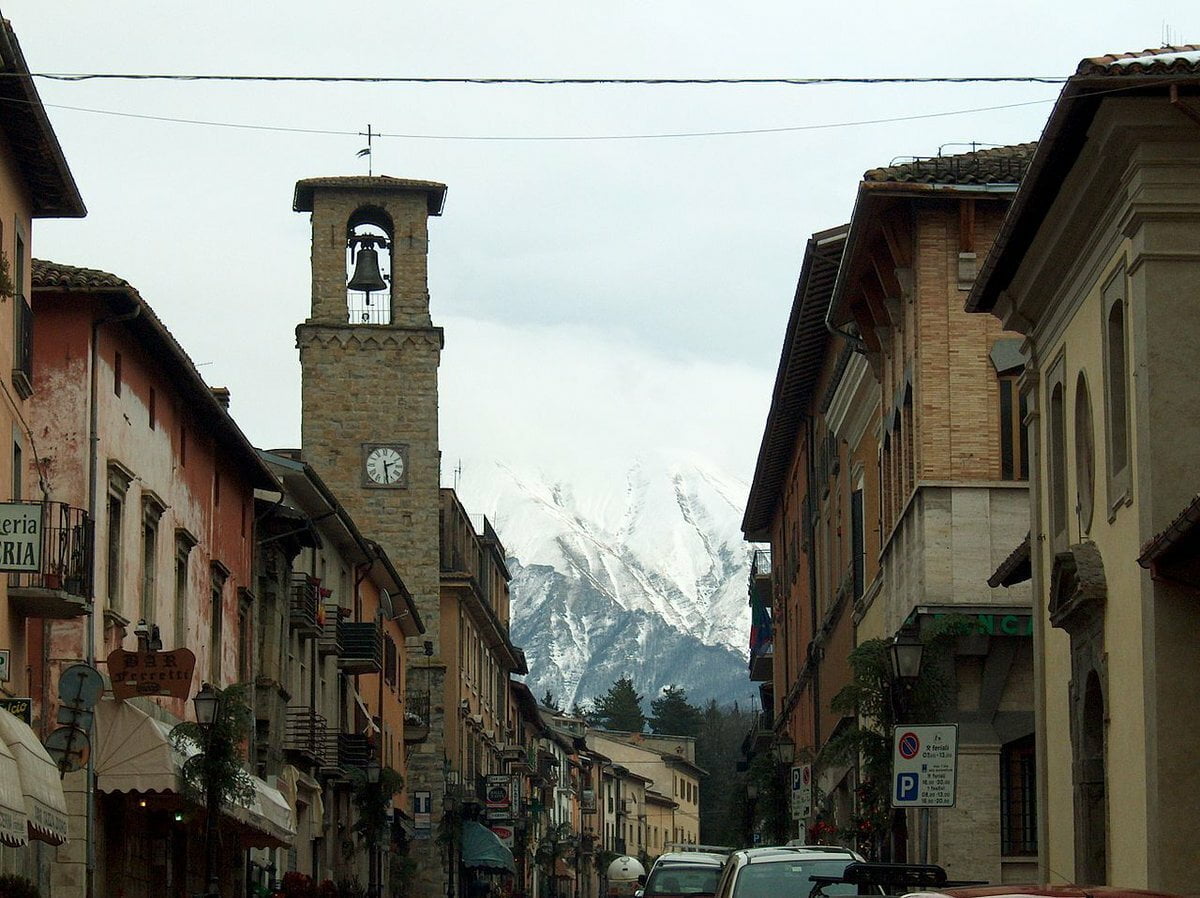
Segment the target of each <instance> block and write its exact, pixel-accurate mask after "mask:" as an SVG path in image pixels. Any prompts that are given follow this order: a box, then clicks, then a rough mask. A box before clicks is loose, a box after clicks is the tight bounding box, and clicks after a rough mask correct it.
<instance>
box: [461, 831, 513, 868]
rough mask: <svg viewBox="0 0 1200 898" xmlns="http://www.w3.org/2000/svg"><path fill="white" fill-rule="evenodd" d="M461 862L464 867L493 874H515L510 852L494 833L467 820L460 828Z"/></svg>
mask: <svg viewBox="0 0 1200 898" xmlns="http://www.w3.org/2000/svg"><path fill="white" fill-rule="evenodd" d="M462 862H463V866H464V867H475V868H477V869H480V870H489V871H491V872H493V873H516V872H517V866H516V864H514V863H513V856H512V852H511V851H509V850H508V849H507V848H506V847H504V843H503V842H501V841H500V839H499V838H498V837H497V836H496V834H495V833H494V832H492V831H491V830H490V829H488V828H487V827H486V826H484V825H483V824H481V823H476V822H475V821H474V820H467V821H465V822H464V823H463V828H462Z"/></svg>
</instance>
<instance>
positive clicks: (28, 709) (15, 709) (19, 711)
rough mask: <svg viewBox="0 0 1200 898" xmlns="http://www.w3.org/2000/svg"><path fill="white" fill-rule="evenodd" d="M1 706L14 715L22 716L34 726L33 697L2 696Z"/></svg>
mask: <svg viewBox="0 0 1200 898" xmlns="http://www.w3.org/2000/svg"><path fill="white" fill-rule="evenodd" d="M0 708H3V709H4V710H5V711H7V712H8V713H9V714H12V715H13V716H14V717H20V718H21V719H22V720H23V721H25V722H26V723H27V724H29V725H30V726H33V699H31V698H0Z"/></svg>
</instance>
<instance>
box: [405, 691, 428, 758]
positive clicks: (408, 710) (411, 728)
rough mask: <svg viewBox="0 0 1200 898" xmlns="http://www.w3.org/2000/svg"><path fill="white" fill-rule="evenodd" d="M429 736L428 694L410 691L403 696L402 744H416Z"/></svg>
mask: <svg viewBox="0 0 1200 898" xmlns="http://www.w3.org/2000/svg"><path fill="white" fill-rule="evenodd" d="M428 738H429V694H428V693H420V694H414V693H412V692H410V693H409V694H408V695H407V696H405V698H404V744H405V745H416V744H417V743H418V742H424V741H425V740H426V739H428Z"/></svg>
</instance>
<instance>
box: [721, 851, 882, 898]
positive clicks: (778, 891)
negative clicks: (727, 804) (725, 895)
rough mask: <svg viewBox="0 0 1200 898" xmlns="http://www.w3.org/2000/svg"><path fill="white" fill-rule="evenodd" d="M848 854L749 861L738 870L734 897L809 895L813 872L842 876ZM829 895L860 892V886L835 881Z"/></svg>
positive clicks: (799, 897) (797, 897) (800, 897)
mask: <svg viewBox="0 0 1200 898" xmlns="http://www.w3.org/2000/svg"><path fill="white" fill-rule="evenodd" d="M849 863H850V860H849V859H848V858H829V859H817V860H799V859H796V860H788V861H772V862H771V863H758V864H754V863H751V864H747V865H746V866H744V867H742V869H741V870H739V871H738V876H737V881H736V882H735V883H734V887H733V898H781V896H788V898H808V894H809V892H811V891H812V887H813V886H814V885H816V883H814V882H813V881H812V880H811V879H810V878H809V877H811V876H814V875H816V876H841V875H842V871H844V870H845V869H846V865H847V864H849ZM823 891H824V893H825V894H826V895H857V894H858V886H856V885H853V884H851V883H836V884H834V885H828V886H825V888H824V889H823Z"/></svg>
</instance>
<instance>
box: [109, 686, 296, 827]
mask: <svg viewBox="0 0 1200 898" xmlns="http://www.w3.org/2000/svg"><path fill="white" fill-rule="evenodd" d="M95 720H96V723H95V726H96V741H95V756H96V763H95V768H96V788H97V789H98V790H99V791H101V792H182V791H183V783H182V779H181V775H182V772H183V765H184V764H185V763H186V762H187V759H188V758H190V757H192V756H193V755H196V754H199V753H200V747H199V746H198V745H196V744H195V743H193V742H183V743H181V745H180V747H176V745H175V743H174V742H173V741H172V740H171V730H172V726H171V724H169V723H165V722H164V721H161V720H155V719H154V718H152V717H150V716H149V715H148V714H146V713H145V712H144V711H140V710H138V709H137V708H135V707H134V706H133V705H131V704H129V703H127V702H119V701H114V700H111V699H102V700H101V701H99V702H97V704H96V718H95ZM250 779H251V781H252V783H253V785H254V796H253V798H252V799H251V801H250V805H249V807H241V806H240V805H226V806H225V807H224V808H223V809H222V811H223V813H224V814H225V815H226V816H227V817H229V818H230V819H232V820H234V821H236V822H237V823H239V824H241V826H242V832H241V838H242V843H243V844H244V845H246V846H247V847H252V848H268V847H272V848H273V847H286V846H290V845H291V844H292V840H293V839H294V838H295V836H296V826H295V822H294V819H293V817H292V809H291V807H290V806H289V805H288V803H287V799H285V798H284V797H283V795H282V794H280V792H279V790H278V789H274V788H272V787H271V786H269V785H267V784H266V783H265V782H263V781H262V780H261V779H259V778H258V777H256V776H251V777H250Z"/></svg>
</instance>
